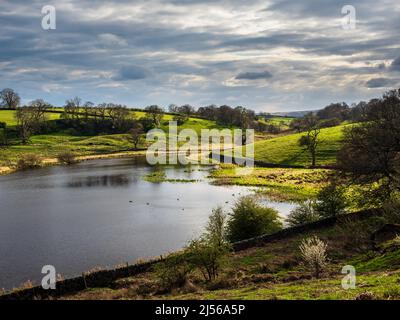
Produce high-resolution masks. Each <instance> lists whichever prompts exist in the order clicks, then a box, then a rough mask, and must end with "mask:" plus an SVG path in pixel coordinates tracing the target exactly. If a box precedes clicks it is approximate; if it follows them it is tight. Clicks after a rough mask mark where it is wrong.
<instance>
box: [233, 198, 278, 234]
mask: <svg viewBox="0 0 400 320" xmlns="http://www.w3.org/2000/svg"><path fill="white" fill-rule="evenodd" d="M281 229H282V222H281V221H280V219H279V214H278V212H277V211H276V210H274V209H272V208H267V207H263V206H261V205H259V204H258V203H257V202H256V201H255V200H254V199H253V198H251V197H248V196H246V197H242V198H240V199H239V200H238V201H237V202H236V204H235V206H234V207H233V211H232V213H231V215H230V217H229V220H228V224H227V238H228V240H229V241H230V242H236V241H241V240H245V239H249V238H252V237H257V236H261V235H264V234H268V233H273V232H276V231H278V230H281Z"/></svg>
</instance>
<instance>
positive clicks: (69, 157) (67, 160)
mask: <svg viewBox="0 0 400 320" xmlns="http://www.w3.org/2000/svg"><path fill="white" fill-rule="evenodd" d="M57 160H58V162H60V163H62V164H66V165H71V164H75V163H77V162H78V161H77V160H76V157H75V155H74V154H73V153H72V152H70V151H64V152H61V153H59V154H58V155H57Z"/></svg>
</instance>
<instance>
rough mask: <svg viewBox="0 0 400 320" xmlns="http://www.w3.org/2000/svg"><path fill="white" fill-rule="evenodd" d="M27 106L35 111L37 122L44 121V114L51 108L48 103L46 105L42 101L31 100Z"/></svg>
mask: <svg viewBox="0 0 400 320" xmlns="http://www.w3.org/2000/svg"><path fill="white" fill-rule="evenodd" d="M29 105H30V106H31V107H32V108H33V110H34V111H35V112H34V114H35V116H36V117H37V120H38V121H41V120H44V119H45V117H46V112H47V111H48V110H49V109H50V108H51V105H50V103H47V102H46V101H44V100H43V99H36V100H33V101H32V102H31V103H30V104H29Z"/></svg>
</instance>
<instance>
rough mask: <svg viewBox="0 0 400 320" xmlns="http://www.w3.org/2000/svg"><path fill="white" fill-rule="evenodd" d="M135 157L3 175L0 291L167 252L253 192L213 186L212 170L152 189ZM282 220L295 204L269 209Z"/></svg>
mask: <svg viewBox="0 0 400 320" xmlns="http://www.w3.org/2000/svg"><path fill="white" fill-rule="evenodd" d="M154 170H155V168H153V167H149V166H147V165H146V164H145V163H144V161H143V160H142V159H140V158H124V159H107V160H93V161H87V162H82V163H80V164H77V165H74V166H69V167H63V166H57V167H47V168H43V169H38V170H32V171H23V172H17V173H13V174H10V175H6V176H0V288H6V289H9V288H11V287H14V286H18V285H20V284H21V283H22V282H25V281H26V280H34V281H36V283H38V284H39V283H40V279H41V278H42V276H43V275H42V274H41V269H42V267H43V266H44V265H48V264H50V265H53V266H55V268H56V270H57V273H60V274H62V275H63V276H65V277H71V276H75V275H78V274H80V273H82V272H83V271H87V270H89V269H92V268H94V267H99V266H101V267H111V266H115V265H117V264H120V263H126V262H133V261H135V260H137V259H139V258H149V257H154V256H158V255H160V254H164V253H167V252H170V251H174V250H176V249H179V248H181V247H182V246H184V244H185V243H186V241H187V240H189V239H191V238H193V237H194V236H196V235H198V234H199V233H200V232H202V231H203V228H204V224H205V223H206V221H207V218H208V216H209V214H210V213H211V209H212V208H214V207H215V206H217V205H221V206H223V207H224V208H226V209H229V208H230V207H232V205H233V203H234V202H235V200H236V199H237V198H238V197H239V196H240V195H245V194H249V193H251V192H253V190H254V189H251V188H246V187H238V186H232V187H230V186H214V185H210V184H209V181H207V178H206V177H207V176H208V174H209V172H208V171H209V170H210V168H208V167H198V166H192V167H191V170H188V168H187V167H166V169H165V172H166V174H167V177H168V178H171V179H172V178H173V179H196V180H201V181H200V182H195V183H170V182H163V183H150V182H146V181H144V180H143V176H145V175H147V174H149V173H151V172H152V171H154ZM269 205H270V206H272V207H274V208H276V209H278V210H279V211H280V213H281V214H282V215H286V214H287V213H288V212H289V211H290V210H291V209H292V208H293V205H292V204H290V203H275V202H271V203H269Z"/></svg>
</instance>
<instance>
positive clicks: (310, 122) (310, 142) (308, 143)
mask: <svg viewBox="0 0 400 320" xmlns="http://www.w3.org/2000/svg"><path fill="white" fill-rule="evenodd" d="M304 126H305V128H306V130H307V134H306V135H304V136H302V137H301V138H300V139H299V145H300V146H302V147H304V148H305V149H306V150H307V151H308V152H309V153H310V156H311V165H312V166H313V167H314V166H315V165H316V160H317V159H316V158H317V148H318V144H319V142H320V141H319V138H318V136H319V134H320V133H321V129H320V127H319V122H318V118H317V117H316V116H315V115H313V114H311V113H310V114H308V115H306V116H305V117H304Z"/></svg>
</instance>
